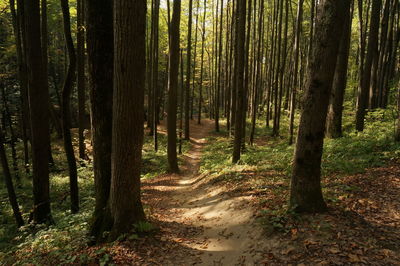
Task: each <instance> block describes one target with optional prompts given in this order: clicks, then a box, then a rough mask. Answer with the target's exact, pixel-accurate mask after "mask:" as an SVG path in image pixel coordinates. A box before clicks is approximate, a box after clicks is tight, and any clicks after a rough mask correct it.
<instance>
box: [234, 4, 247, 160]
mask: <svg viewBox="0 0 400 266" xmlns="http://www.w3.org/2000/svg"><path fill="white" fill-rule="evenodd" d="M237 14H238V21H237V27H236V31H237V34H236V37H237V39H236V42H237V43H236V47H237V53H235V57H236V58H235V76H236V77H235V78H236V82H235V83H236V87H237V88H236V91H237V106H236V116H235V137H234V143H233V156H232V163H237V162H238V161H239V159H240V151H241V146H242V134H243V107H244V96H245V84H244V64H245V37H246V0H238V2H237ZM232 104H234V103H232Z"/></svg>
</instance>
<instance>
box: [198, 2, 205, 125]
mask: <svg viewBox="0 0 400 266" xmlns="http://www.w3.org/2000/svg"><path fill="white" fill-rule="evenodd" d="M203 9H204V15H203V27H202V33H201V59H200V82H199V108H198V112H199V113H198V117H197V123H198V124H200V123H201V112H202V111H201V107H202V106H201V105H202V101H203V75H204V46H205V42H206V11H207V0H204V7H203Z"/></svg>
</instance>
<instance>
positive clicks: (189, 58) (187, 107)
mask: <svg viewBox="0 0 400 266" xmlns="http://www.w3.org/2000/svg"><path fill="white" fill-rule="evenodd" d="M192 9H193V0H189V17H188V37H187V38H188V39H187V56H186V60H187V64H186V90H185V139H186V140H189V138H190V137H189V130H190V128H189V119H190V79H191V78H190V77H191V72H190V71H191V65H192Z"/></svg>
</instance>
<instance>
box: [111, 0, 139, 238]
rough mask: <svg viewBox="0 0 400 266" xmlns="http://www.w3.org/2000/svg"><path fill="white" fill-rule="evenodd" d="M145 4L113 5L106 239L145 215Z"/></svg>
mask: <svg viewBox="0 0 400 266" xmlns="http://www.w3.org/2000/svg"><path fill="white" fill-rule="evenodd" d="M145 32H146V1H145V0H138V1H131V0H120V1H115V2H114V44H115V47H114V56H115V57H114V80H115V83H114V95H113V98H114V106H113V127H112V142H113V147H112V154H111V169H112V171H111V174H112V178H111V191H110V208H111V215H112V219H113V226H112V229H111V233H110V240H115V239H116V238H117V237H118V236H120V235H121V234H124V233H128V232H129V231H130V230H131V229H132V226H133V224H134V223H137V222H140V221H143V220H144V219H145V214H144V211H143V207H142V203H141V200H140V170H141V164H142V146H143V123H144V86H145V78H146V40H145V36H146V35H145Z"/></svg>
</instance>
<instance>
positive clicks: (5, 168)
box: [0, 126, 24, 227]
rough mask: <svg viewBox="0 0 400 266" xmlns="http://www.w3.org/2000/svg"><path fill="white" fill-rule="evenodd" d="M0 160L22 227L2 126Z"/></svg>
mask: <svg viewBox="0 0 400 266" xmlns="http://www.w3.org/2000/svg"><path fill="white" fill-rule="evenodd" d="M0 160H1V166H2V167H3V175H4V182H5V183H6V187H7V192H8V199H9V201H10V205H11V208H12V210H13V214H14V218H15V221H16V223H17V226H18V227H20V226H23V225H24V220H23V219H22V216H21V212H20V210H19V206H18V202H17V195H16V194H15V190H14V185H13V182H12V178H11V173H10V168H9V167H8V162H7V155H6V151H5V149H4V136H3V129H2V128H1V126H0Z"/></svg>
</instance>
